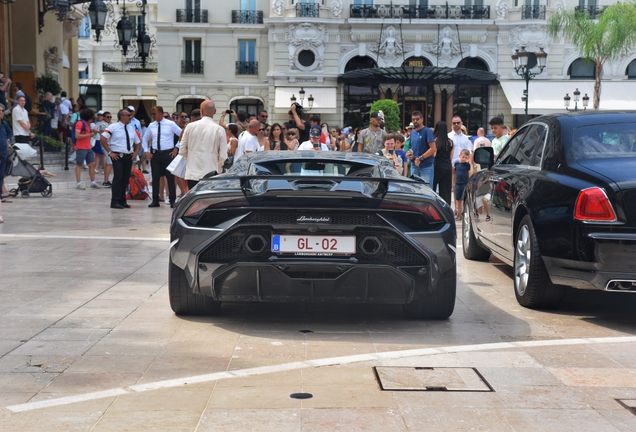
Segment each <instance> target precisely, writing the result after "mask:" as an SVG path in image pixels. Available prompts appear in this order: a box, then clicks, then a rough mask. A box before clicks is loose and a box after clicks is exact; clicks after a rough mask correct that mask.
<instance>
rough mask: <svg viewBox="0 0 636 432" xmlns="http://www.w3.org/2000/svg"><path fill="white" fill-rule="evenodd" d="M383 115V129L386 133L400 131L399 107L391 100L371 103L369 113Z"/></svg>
mask: <svg viewBox="0 0 636 432" xmlns="http://www.w3.org/2000/svg"><path fill="white" fill-rule="evenodd" d="M375 111H382V112H383V113H384V129H386V130H387V131H399V130H400V106H399V105H398V104H397V102H395V101H394V100H393V99H381V100H378V101H375V102H373V105H371V112H372V113H373V112H375Z"/></svg>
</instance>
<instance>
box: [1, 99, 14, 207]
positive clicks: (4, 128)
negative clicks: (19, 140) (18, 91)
mask: <svg viewBox="0 0 636 432" xmlns="http://www.w3.org/2000/svg"><path fill="white" fill-rule="evenodd" d="M12 135H13V132H12V131H11V127H10V126H9V124H8V123H7V122H6V121H5V120H4V105H2V104H0V199H1V200H2V202H10V201H9V200H8V199H7V198H6V197H4V195H2V190H3V189H4V187H3V185H4V172H5V169H6V167H7V148H8V146H9V140H10V139H11V136H12ZM1 216H2V215H0V218H1Z"/></svg>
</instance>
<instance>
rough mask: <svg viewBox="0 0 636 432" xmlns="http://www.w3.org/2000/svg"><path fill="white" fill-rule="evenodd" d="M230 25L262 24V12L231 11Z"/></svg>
mask: <svg viewBox="0 0 636 432" xmlns="http://www.w3.org/2000/svg"><path fill="white" fill-rule="evenodd" d="M232 24H263V11H255V10H233V11H232Z"/></svg>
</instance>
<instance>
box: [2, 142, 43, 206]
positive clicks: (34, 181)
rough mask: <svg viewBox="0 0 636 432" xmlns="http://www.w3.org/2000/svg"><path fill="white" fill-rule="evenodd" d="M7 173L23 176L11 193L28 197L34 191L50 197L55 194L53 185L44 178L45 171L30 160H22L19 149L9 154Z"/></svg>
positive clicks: (14, 195)
mask: <svg viewBox="0 0 636 432" xmlns="http://www.w3.org/2000/svg"><path fill="white" fill-rule="evenodd" d="M7 175H11V176H17V177H21V178H20V180H18V187H17V188H14V189H11V190H10V191H9V195H11V196H13V197H16V196H18V194H20V195H21V196H22V198H28V197H29V196H30V195H31V194H32V193H38V192H39V193H41V194H42V196H43V197H45V198H50V197H51V196H52V195H53V186H52V185H51V183H50V182H49V181H48V180H47V179H46V178H44V175H43V173H41V172H40V170H38V169H36V168H35V167H34V166H33V165H31V164H30V163H29V162H27V161H25V160H22V158H20V155H19V154H18V152H17V151H14V152H13V153H11V154H9V155H8V156H7Z"/></svg>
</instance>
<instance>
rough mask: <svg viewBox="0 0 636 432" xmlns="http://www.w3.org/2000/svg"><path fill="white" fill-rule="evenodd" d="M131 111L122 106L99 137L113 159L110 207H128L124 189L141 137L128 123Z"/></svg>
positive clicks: (125, 188)
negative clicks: (115, 120)
mask: <svg viewBox="0 0 636 432" xmlns="http://www.w3.org/2000/svg"><path fill="white" fill-rule="evenodd" d="M131 117H132V113H131V112H130V111H128V109H126V108H124V109H122V110H120V111H119V112H118V113H117V120H119V121H118V122H117V123H115V124H112V125H108V127H107V128H106V130H105V131H104V132H103V133H102V136H101V138H100V140H101V142H102V148H103V149H104V151H106V152H107V154H108V156H110V158H111V159H112V161H113V186H112V188H111V200H110V208H114V209H123V208H130V205H129V204H127V203H126V190H127V189H128V181H129V180H130V171H131V170H132V165H133V160H134V159H135V158H136V157H137V154H138V153H139V149H140V148H141V146H140V144H141V139H139V136H138V135H137V132H136V130H135V128H134V126H133V125H131V124H130V120H131Z"/></svg>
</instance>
